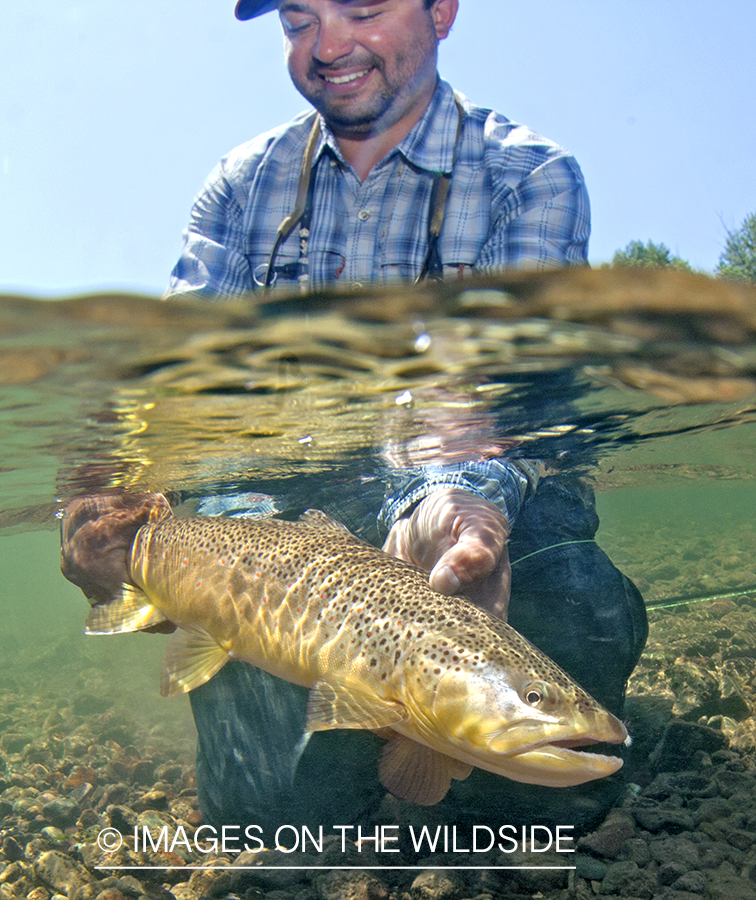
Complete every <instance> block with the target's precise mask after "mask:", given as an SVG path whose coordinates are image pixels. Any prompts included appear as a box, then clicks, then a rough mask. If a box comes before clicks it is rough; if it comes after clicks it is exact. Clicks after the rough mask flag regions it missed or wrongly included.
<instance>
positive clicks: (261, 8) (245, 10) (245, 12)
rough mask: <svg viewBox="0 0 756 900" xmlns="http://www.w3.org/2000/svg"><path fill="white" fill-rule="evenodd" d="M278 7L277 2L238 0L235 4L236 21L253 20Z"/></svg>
mask: <svg viewBox="0 0 756 900" xmlns="http://www.w3.org/2000/svg"><path fill="white" fill-rule="evenodd" d="M277 6H278V0H239V2H238V3H237V4H236V18H237V19H242V20H244V19H254V18H255V17H257V16H261V15H262V14H263V13H266V12H272V11H273V10H274V9H275V8H276V7H277Z"/></svg>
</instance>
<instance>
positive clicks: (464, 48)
mask: <svg viewBox="0 0 756 900" xmlns="http://www.w3.org/2000/svg"><path fill="white" fill-rule="evenodd" d="M233 8H234V0H129V2H124V3H121V2H117V0H76V2H70V0H35V2H33V3H32V2H29V0H1V2H0V85H2V87H1V88H0V292H16V293H23V294H30V295H33V296H50V297H54V296H62V295H67V294H72V293H84V292H97V291H104V290H119V291H135V292H139V293H147V294H160V293H161V292H162V290H163V288H164V287H165V285H166V283H167V279H168V275H169V272H170V270H171V268H172V267H173V265H174V263H175V261H176V259H177V257H178V255H179V252H180V249H181V232H182V229H183V228H184V227H185V225H186V223H187V221H188V216H189V210H190V207H191V203H192V200H193V198H194V196H195V194H196V193H197V192H198V191H199V189H200V187H201V185H202V183H203V181H204V179H205V177H206V176H207V174H208V173H209V172H210V170H211V169H212V167H213V166H214V165H215V163H216V162H217V161H218V159H219V158H220V157H221V156H222V155H223V154H224V153H225V152H227V151H228V150H230V149H231V148H232V147H234V146H236V145H237V144H240V143H242V142H243V141H246V140H248V139H250V138H251V137H254V136H255V135H256V134H259V133H261V132H264V131H267V130H268V129H270V128H272V127H274V126H276V125H278V124H281V123H283V122H285V121H287V120H288V119H290V118H291V117H292V116H294V115H295V114H296V113H298V112H300V111H301V110H303V109H305V108H307V104H306V102H305V101H304V100H303V99H302V98H301V97H300V96H299V95H298V94H297V93H296V91H295V90H294V88H293V87H292V85H291V83H290V82H289V78H288V75H287V73H286V70H285V67H284V64H283V54H282V38H281V31H280V25H279V23H278V19H277V16H276V15H275V14H269V15H266V16H263V17H261V18H259V19H256V20H252V21H249V22H244V23H242V22H238V21H237V20H236V19H235V18H234V15H233ZM754 34H756V2H754V0H719V2H717V3H713V2H711V0H540V2H538V3H535V2H530V0H528V2H525V0H461V2H460V11H459V15H458V17H457V22H456V24H455V27H454V30H453V32H452V34H451V35H450V37H449V38H448V39H447V40H446V41H445V42H443V44H442V46H441V50H440V62H439V71H440V73H441V75H442V77H444V78H446V79H447V80H448V81H450V82H451V83H452V85H453V86H454V87H455V88H457V89H458V90H460V91H461V92H462V93H464V94H465V95H466V96H468V97H469V98H470V99H471V100H472V101H473V102H474V103H477V104H479V105H481V106H486V107H492V108H494V109H497V110H499V112H501V113H503V114H504V115H506V116H508V117H509V118H510V119H514V120H516V121H519V122H524V123H526V124H527V125H529V126H530V127H531V128H533V129H535V130H536V131H538V132H540V133H541V134H544V135H546V136H547V137H549V138H551V139H552V140H554V141H556V142H557V143H559V144H561V145H562V146H564V147H566V148H567V149H569V150H570V151H572V152H573V153H574V154H575V156H576V157H577V159H578V161H579V163H580V165H581V167H582V169H583V172H584V174H585V177H586V181H587V184H588V189H589V192H590V196H591V205H592V212H593V237H592V241H591V249H590V259H591V262H592V263H594V264H598V263H600V262H603V261H607V260H610V259H611V257H612V255H613V253H614V252H615V250H617V249H620V248H624V247H625V246H626V245H627V243H628V242H629V241H631V240H642V241H647V240H653V241H654V242H656V243H664V244H666V245H667V246H668V247H669V248H670V249H671V251H672V252H673V253H674V254H676V255H679V256H682V257H683V258H684V259H687V260H688V261H689V262H690V263H691V264H692V265H693V266H694V267H696V268H700V269H703V270H706V271H713V270H714V268H715V267H716V264H717V261H718V259H719V254H720V253H721V251H722V248H723V246H724V242H725V240H726V236H727V232H728V230H729V231H732V230H734V229H736V228H738V226H739V225H740V224H741V223H742V221H743V219H744V218H745V217H746V216H747V215H748V214H750V213H752V212H756V66H754V56H753V36H754Z"/></svg>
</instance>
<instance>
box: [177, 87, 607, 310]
mask: <svg viewBox="0 0 756 900" xmlns="http://www.w3.org/2000/svg"><path fill="white" fill-rule="evenodd" d="M461 99H462V106H463V109H464V117H463V128H462V134H461V138H460V145H459V149H458V156H457V162H456V164H455V166H454V172H453V177H452V182H451V191H450V194H449V198H448V203H447V207H446V215H445V218H444V226H443V231H442V233H441V258H442V260H443V263H444V272H445V275H446V277H447V278H448V277H459V276H461V275H462V274H463V273H464V272H466V271H469V270H474V271H475V272H477V273H487V272H492V271H495V270H498V269H503V268H507V267H523V266H527V267H531V268H538V269H545V268H553V267H558V266H562V265H565V264H583V263H585V262H586V261H587V252H588V237H589V233H590V210H589V205H588V194H587V192H586V189H585V184H584V182H583V176H582V173H581V171H580V168H579V166H578V164H577V162H576V161H575V159H574V158H573V157H572V156H571V155H570V154H569V153H567V152H566V151H565V150H562V149H561V148H560V147H558V146H557V145H556V144H553V143H551V142H550V141H548V140H546V139H545V138H543V137H540V136H539V135H537V134H535V133H534V132H532V131H531V130H530V129H529V128H527V127H525V126H524V125H518V124H516V123H515V122H511V121H509V119H506V118H505V117H504V116H501V115H499V114H498V113H496V112H493V111H491V110H488V109H483V108H481V107H478V106H473V105H472V104H471V103H469V102H468V101H466V100H465V99H464V98H461ZM314 115H315V114H314V113H313V112H310V113H307V114H303V115H301V116H299V117H297V118H296V119H295V120H294V121H293V122H291V123H290V124H288V125H285V126H283V127H281V128H278V129H276V130H274V131H272V132H269V133H267V134H264V135H261V136H260V137H257V138H255V139H254V140H252V141H250V142H249V143H247V144H243V145H242V146H241V147H237V148H236V150H233V151H232V152H231V153H230V154H228V156H226V157H224V158H223V159H222V160H221V162H220V163H219V164H218V166H217V167H216V168H215V169H214V170H213V172H212V173H211V175H210V177H209V179H208V181H207V183H206V184H205V186H204V188H203V189H202V191H201V193H200V194H199V196H198V198H197V200H196V201H195V203H194V207H193V209H192V213H191V219H190V222H189V227H188V228H187V230H186V231H185V232H184V248H183V252H182V254H181V257H180V259H179V261H178V263H177V265H176V267H175V268H174V270H173V273H172V275H171V280H170V285H169V287H168V290H167V292H166V296H168V295H171V294H187V293H189V294H194V295H202V296H219V295H220V296H229V295H234V294H241V293H244V292H246V291H249V290H252V289H254V288H255V287H256V286H257V284H258V283H259V282H260V281H262V280H263V279H264V273H265V269H266V264H267V261H268V257H269V254H270V251H271V248H272V247H273V244H274V242H275V239H276V230H277V228H278V226H279V224H280V223H281V221H282V220H283V219H284V218H285V217H286V216H287V215H288V214H289V213H290V212H291V211H292V209H293V208H294V202H295V198H296V194H297V185H298V182H299V172H300V166H301V161H302V157H303V155H304V149H305V144H306V142H307V138H308V136H309V133H310V130H311V128H312V123H313V117H314ZM457 123H458V112H457V107H456V104H455V102H454V93H453V91H452V89H451V87H450V86H449V85H448V84H446V83H445V82H443V81H439V82H438V85H437V87H436V91H435V94H434V96H433V99H432V100H431V103H430V104H429V106H428V109H427V110H426V111H425V114H424V115H423V117H422V119H421V120H420V121H419V122H418V123H417V125H415V127H414V128H413V129H412V131H411V132H410V133H409V134H408V135H407V137H406V138H405V139H404V140H403V141H402V142H401V143H400V144H398V145H397V146H396V147H395V148H394V149H393V150H392V151H391V152H390V153H389V154H388V155H387V156H386V157H385V158H384V159H382V160H381V161H380V162H379V163H377V164H376V165H375V166H374V168H373V169H372V170H371V172H370V173H369V175H368V176H367V178H366V179H365V181H364V182H361V181H360V180H359V178H358V177H357V175H356V173H355V172H354V170H353V169H352V168H351V166H349V165H348V164H347V163H346V162H345V161H344V158H343V156H342V155H341V152H340V151H339V148H338V145H337V144H336V140H335V138H334V136H333V134H332V133H331V132H330V130H329V129H328V128H327V126H326V125H325V124H322V126H321V128H322V132H321V137H320V140H319V143H318V147H317V150H316V153H315V158H314V163H313V178H314V179H315V181H314V204H313V206H314V208H313V214H312V223H311V234H310V240H309V247H308V254H307V255H308V258H309V274H310V286H311V287H312V288H315V289H317V288H319V287H322V286H323V285H325V284H327V283H329V282H333V281H336V280H337V279H338V280H339V281H340V282H347V283H358V282H373V283H375V282H378V283H381V282H389V281H395V280H397V279H414V278H415V277H417V275H418V273H419V272H420V269H421V267H422V265H423V262H424V259H425V255H426V252H427V247H428V215H429V208H430V199H431V190H432V187H433V182H434V179H435V177H436V176H437V175H438V174H440V173H450V172H451V171H452V157H453V154H454V142H455V136H456V132H457ZM275 269H276V285H277V286H279V287H281V286H284V287H286V286H287V285H288V286H289V287H290V286H291V285H294V284H296V283H297V276H298V274H299V229H298V228H294V230H293V231H292V232H291V234H290V235H289V236H288V238H287V239H286V241H284V243H283V244H282V246H281V249H280V252H279V254H278V257H277V259H276V265H275Z"/></svg>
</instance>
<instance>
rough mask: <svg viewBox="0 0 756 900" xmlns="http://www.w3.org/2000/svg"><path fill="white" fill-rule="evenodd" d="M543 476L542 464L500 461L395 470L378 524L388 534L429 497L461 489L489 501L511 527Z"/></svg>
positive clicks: (488, 460)
mask: <svg viewBox="0 0 756 900" xmlns="http://www.w3.org/2000/svg"><path fill="white" fill-rule="evenodd" d="M539 474H540V463H538V461H526V460H517V461H509V460H498V459H487V460H481V461H468V462H464V463H458V464H454V465H444V466H425V467H422V468H416V469H395V470H393V471H392V472H391V473H390V474H389V476H388V480H387V485H386V496H385V499H384V502H383V506H382V507H381V511H380V513H379V514H378V525H379V527H380V528H381V529H382V530H383V531H385V532H386V533H388V532H389V531H390V530H391V527H392V525H393V524H394V523H395V522H396V521H397V519H400V518H402V516H405V515H407V514H409V512H410V511H411V510H412V508H413V507H414V506H416V505H417V504H418V503H419V502H420V501H421V500H423V499H424V498H425V497H427V496H429V495H430V494H433V493H435V492H436V491H442V490H446V489H448V488H459V489H460V490H463V491H467V492H468V493H470V494H475V495H476V496H478V497H482V498H484V499H485V500H489V501H490V502H491V503H493V504H494V505H495V506H497V507H498V508H499V509H500V510H501V511H502V512H503V513H504V515H505V516H506V517H507V520H508V522H509V524H510V527H511V526H512V525H513V524H514V522H515V519H516V518H517V513H518V512H519V511H520V506H521V505H522V502H523V500H524V499H525V497H526V495H527V493H528V490H531V491H535V487H536V484H537V483H538V478H539Z"/></svg>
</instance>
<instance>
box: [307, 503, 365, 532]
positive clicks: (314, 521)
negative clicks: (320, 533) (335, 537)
mask: <svg viewBox="0 0 756 900" xmlns="http://www.w3.org/2000/svg"><path fill="white" fill-rule="evenodd" d="M299 521H300V522H302V523H303V524H304V525H310V526H312V527H313V528H326V529H328V530H329V531H340V532H342V534H349V535H351V534H352V532H351V531H350V530H349V529H348V528H347V527H346V525H342V524H341V522H339V521H338V519H334V518H333V516H329V515H328V513H325V512H323V510H322V509H306V510H305V511H304V512H303V513H302V515H301V516H300V517H299ZM353 536H354V535H352V537H353Z"/></svg>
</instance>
